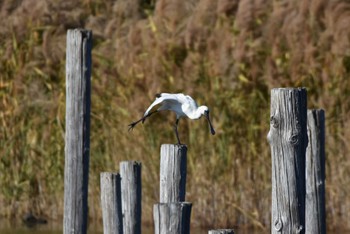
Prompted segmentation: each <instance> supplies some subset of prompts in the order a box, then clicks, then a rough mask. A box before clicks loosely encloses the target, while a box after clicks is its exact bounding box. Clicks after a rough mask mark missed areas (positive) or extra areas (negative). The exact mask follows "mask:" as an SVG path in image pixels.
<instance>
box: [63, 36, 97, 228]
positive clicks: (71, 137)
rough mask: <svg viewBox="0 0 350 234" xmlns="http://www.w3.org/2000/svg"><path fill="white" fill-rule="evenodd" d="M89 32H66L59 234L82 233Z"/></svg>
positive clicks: (87, 142) (85, 209)
mask: <svg viewBox="0 0 350 234" xmlns="http://www.w3.org/2000/svg"><path fill="white" fill-rule="evenodd" d="M91 48H92V32H91V31H87V30H83V29H74V30H68V33H67V55H66V137H65V167H64V218H63V219H64V221H63V225H64V227H63V232H64V233H66V234H68V233H86V231H87V217H88V178H89V158H90V100H91V86H90V81H91Z"/></svg>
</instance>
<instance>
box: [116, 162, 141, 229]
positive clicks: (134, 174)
mask: <svg viewBox="0 0 350 234" xmlns="http://www.w3.org/2000/svg"><path fill="white" fill-rule="evenodd" d="M120 175H121V177H122V212H123V230H124V233H125V234H129V233H130V234H141V163H139V162H135V161H124V162H121V163H120Z"/></svg>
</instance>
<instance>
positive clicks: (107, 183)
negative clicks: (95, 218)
mask: <svg viewBox="0 0 350 234" xmlns="http://www.w3.org/2000/svg"><path fill="white" fill-rule="evenodd" d="M100 180H101V208H102V220H103V233H105V234H122V233H123V215H122V201H121V178H120V174H119V173H111V172H102V173H101V174H100Z"/></svg>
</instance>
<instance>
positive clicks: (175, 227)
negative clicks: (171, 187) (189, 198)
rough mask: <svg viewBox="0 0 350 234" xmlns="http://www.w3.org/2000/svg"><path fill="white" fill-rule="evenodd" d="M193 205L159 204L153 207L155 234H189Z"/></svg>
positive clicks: (179, 203)
mask: <svg viewBox="0 0 350 234" xmlns="http://www.w3.org/2000/svg"><path fill="white" fill-rule="evenodd" d="M191 209H192V204H191V203H189V202H172V203H158V204H154V206H153V218H154V233H155V234H164V233H167V234H189V233H190V220H191Z"/></svg>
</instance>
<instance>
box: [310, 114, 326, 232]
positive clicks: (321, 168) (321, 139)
mask: <svg viewBox="0 0 350 234" xmlns="http://www.w3.org/2000/svg"><path fill="white" fill-rule="evenodd" d="M307 127H308V138H309V144H308V147H307V149H306V197H305V233H307V234H313V233H320V234H325V233H326V204H325V203H326V201H325V179H326V178H325V177H326V176H325V175H326V172H325V163H326V157H325V114H324V111H323V110H308V113H307Z"/></svg>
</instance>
